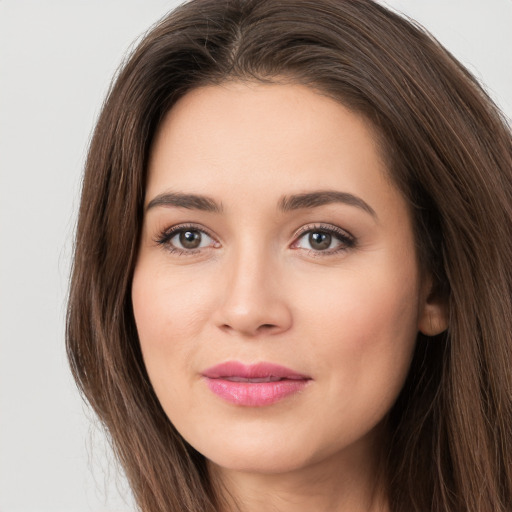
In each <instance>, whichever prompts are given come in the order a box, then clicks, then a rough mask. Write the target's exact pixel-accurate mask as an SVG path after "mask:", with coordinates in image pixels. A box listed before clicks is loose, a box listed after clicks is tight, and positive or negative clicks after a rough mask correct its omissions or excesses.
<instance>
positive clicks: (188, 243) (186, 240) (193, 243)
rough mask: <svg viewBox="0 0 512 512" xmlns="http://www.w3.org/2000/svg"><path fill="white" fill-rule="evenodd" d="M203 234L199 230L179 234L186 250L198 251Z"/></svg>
mask: <svg viewBox="0 0 512 512" xmlns="http://www.w3.org/2000/svg"><path fill="white" fill-rule="evenodd" d="M201 238H202V236H201V232H200V231H197V230H194V231H193V230H187V231H182V232H181V233H180V234H179V241H180V244H181V246H182V247H183V248H184V249H197V248H198V247H200V246H201Z"/></svg>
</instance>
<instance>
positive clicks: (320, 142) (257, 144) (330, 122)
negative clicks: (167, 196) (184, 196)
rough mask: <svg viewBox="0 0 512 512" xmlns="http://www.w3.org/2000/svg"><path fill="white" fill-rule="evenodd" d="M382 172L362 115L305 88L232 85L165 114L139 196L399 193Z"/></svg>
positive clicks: (198, 94) (195, 94) (206, 91)
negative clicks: (334, 191)
mask: <svg viewBox="0 0 512 512" xmlns="http://www.w3.org/2000/svg"><path fill="white" fill-rule="evenodd" d="M387 175H388V172H387V168H386V165H385V162H384V158H383V157H382V152H381V149H380V145H379V142H378V137H377V135H376V133H375V130H374V128H373V127H372V125H371V124H370V123H369V122H368V121H367V120H366V119H365V118H364V117H363V116H360V115H358V114H355V113H353V112H352V111H350V110H349V109H348V108H346V107H345V106H343V105H342V104H340V103H339V102H337V101H335V100H333V99H332V98H329V97H326V96H323V95H321V94H319V93H318V92H316V91H314V90H312V89H310V88H307V87H305V86H302V85H296V84H294V85H291V84H286V85H282V84H256V83H239V82H229V83H226V84H223V85H219V86H208V87H202V88H198V89H195V90H193V91H191V92H190V93H188V94H187V95H185V96H184V97H183V98H181V99H180V100H179V101H178V102H177V103H176V105H175V106H174V107H173V108H172V109H171V110H170V111H169V112H168V113H167V115H166V116H165V118H164V120H163V121H162V123H161V125H160V127H159V129H158V131H157V134H156V136H155V140H154V143H153V146H152V150H151V157H150V165H149V179H148V184H147V194H146V198H147V200H148V199H151V197H153V196H155V195H157V194H160V193H162V192H165V191H166V190H168V189H171V190H179V191H184V192H192V193H200V194H208V195H210V196H219V199H220V200H221V201H224V198H223V196H226V195H228V196H229V195H230V196H236V195H237V194H238V195H243V196H244V197H247V196H250V197H254V198H256V197H258V196H261V195H263V196H264V197H265V198H270V196H272V194H274V193H275V195H276V196H277V195H282V194H283V193H287V194H288V193H302V192H307V191H308V190H312V189H317V190H320V189H321V190H324V189H338V190H339V189H342V190H343V191H345V192H348V193H354V194H358V195H360V194H363V193H364V194H365V195H366V196H367V197H368V198H369V199H370V200H371V199H372V196H376V198H378V197H380V198H381V199H382V198H383V197H384V196H386V197H387V196H388V195H391V196H393V198H392V199H396V197H395V196H396V195H397V193H398V191H397V190H396V189H395V187H393V186H392V185H391V184H390V182H389V180H388V178H387Z"/></svg>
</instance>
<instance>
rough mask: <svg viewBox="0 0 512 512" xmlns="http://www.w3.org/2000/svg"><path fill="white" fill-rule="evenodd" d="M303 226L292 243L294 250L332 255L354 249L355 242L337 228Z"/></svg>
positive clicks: (332, 226)
mask: <svg viewBox="0 0 512 512" xmlns="http://www.w3.org/2000/svg"><path fill="white" fill-rule="evenodd" d="M308 228H309V226H304V227H303V229H302V230H301V231H302V233H301V235H300V236H298V237H297V240H296V241H295V242H294V243H293V245H292V247H293V248H294V249H304V250H306V251H309V252H311V253H316V254H323V255H326V256H327V255H333V254H336V253H338V252H340V251H345V250H347V249H351V248H353V247H355V245H356V240H355V238H354V237H353V236H352V235H350V234H349V233H348V232H347V231H345V230H344V229H341V228H339V227H338V226H334V225H328V226H325V227H323V226H311V228H310V229H308Z"/></svg>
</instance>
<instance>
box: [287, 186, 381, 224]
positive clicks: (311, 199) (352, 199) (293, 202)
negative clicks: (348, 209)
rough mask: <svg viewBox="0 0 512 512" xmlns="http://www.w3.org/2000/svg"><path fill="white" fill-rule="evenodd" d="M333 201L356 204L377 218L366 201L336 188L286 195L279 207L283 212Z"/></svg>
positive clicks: (349, 204)
mask: <svg viewBox="0 0 512 512" xmlns="http://www.w3.org/2000/svg"><path fill="white" fill-rule="evenodd" d="M332 203H343V204H346V205H348V206H355V207H357V208H360V209H361V210H364V211H365V212H367V213H369V214H370V215H371V216H372V217H375V218H377V214H376V213H375V210H374V209H373V208H372V207H371V206H370V205H369V204H368V203H367V202H366V201H363V199H361V198H360V197H357V196H355V195H353V194H349V193H348V192H338V191H336V190H320V191H317V192H307V193H305V194H295V195H291V196H285V197H283V198H282V199H281V200H280V201H279V209H280V210H281V211H283V212H289V211H292V210H300V209H302V208H316V207H318V206H324V205H327V204H332Z"/></svg>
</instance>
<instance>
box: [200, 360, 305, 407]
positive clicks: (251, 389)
mask: <svg viewBox="0 0 512 512" xmlns="http://www.w3.org/2000/svg"><path fill="white" fill-rule="evenodd" d="M202 376H203V378H204V379H205V381H206V384H207V386H208V388H209V389H210V391H211V392H212V393H214V394H215V395H217V396H218V397H220V398H221V399H223V400H224V401H227V402H230V403H232V404H235V405H239V406H245V407H263V406H267V405H272V404H274V403H276V402H279V401H281V400H283V399H285V398H287V397H290V396H291V395H294V394H296V393H298V392H300V391H302V390H303V389H304V388H305V387H306V386H307V385H308V383H309V382H310V381H311V380H312V379H311V377H309V376H307V375H303V374H300V373H297V372H295V371H294V370H291V369H290V368H286V367H284V366H280V365H276V364H273V363H258V364H254V365H244V364H243V363H240V362H238V361H227V362H225V363H221V364H219V365H216V366H212V367H211V368H208V369H207V370H205V371H204V372H203V373H202Z"/></svg>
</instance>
